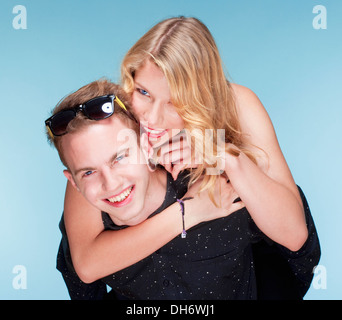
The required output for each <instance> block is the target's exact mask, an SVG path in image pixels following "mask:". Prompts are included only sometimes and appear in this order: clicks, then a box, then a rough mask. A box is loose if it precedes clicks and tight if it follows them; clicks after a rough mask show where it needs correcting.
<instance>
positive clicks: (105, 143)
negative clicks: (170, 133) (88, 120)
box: [62, 116, 153, 225]
mask: <svg viewBox="0 0 342 320" xmlns="http://www.w3.org/2000/svg"><path fill="white" fill-rule="evenodd" d="M128 132H129V133H130V136H129V137H127V133H128ZM123 133H124V134H123ZM123 136H124V137H126V139H122V137H123ZM62 139H63V140H62V148H63V153H64V157H65V160H66V162H67V164H68V168H69V170H65V171H64V174H65V176H66V177H67V178H68V179H69V180H70V181H71V183H72V184H73V185H74V187H76V188H77V189H78V190H79V191H80V192H81V193H82V194H83V196H84V197H85V198H86V199H87V200H88V201H89V202H90V203H91V204H92V205H94V206H95V207H97V208H98V209H100V210H101V211H104V212H107V213H108V214H109V215H110V217H111V218H112V220H113V222H114V223H115V224H117V225H123V224H126V225H135V224H138V223H140V222H141V221H143V220H145V219H146V218H147V216H148V212H146V210H143V209H144V206H145V201H146V198H147V194H149V191H150V188H151V180H152V179H153V178H152V179H151V175H153V173H151V172H150V171H149V170H148V167H147V165H146V164H145V161H143V156H142V152H141V151H140V148H139V146H138V143H137V137H136V134H135V132H134V131H133V130H131V129H128V127H127V125H125V124H124V122H123V121H122V120H121V119H120V118H118V117H115V116H112V117H110V118H107V119H105V120H101V121H97V122H96V123H95V124H92V125H89V126H87V127H86V128H83V129H82V130H80V131H78V132H74V133H70V134H66V135H65V136H63V138H62Z"/></svg>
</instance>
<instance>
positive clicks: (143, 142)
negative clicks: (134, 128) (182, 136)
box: [140, 132, 157, 172]
mask: <svg viewBox="0 0 342 320" xmlns="http://www.w3.org/2000/svg"><path fill="white" fill-rule="evenodd" d="M140 150H141V151H142V153H143V155H144V158H145V159H144V160H145V163H146V164H147V166H148V168H149V170H150V171H151V172H153V171H155V170H156V168H157V164H155V163H154V161H153V160H152V155H153V148H152V146H151V145H150V143H149V141H148V136H147V134H146V133H145V132H143V133H142V134H141V135H140Z"/></svg>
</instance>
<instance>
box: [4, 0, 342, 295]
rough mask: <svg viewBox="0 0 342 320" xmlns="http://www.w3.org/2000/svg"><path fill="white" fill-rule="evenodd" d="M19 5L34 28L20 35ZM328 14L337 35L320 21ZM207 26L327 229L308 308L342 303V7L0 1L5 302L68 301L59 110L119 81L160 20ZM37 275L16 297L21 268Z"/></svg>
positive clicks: (225, 0) (261, 1) (262, 1)
mask: <svg viewBox="0 0 342 320" xmlns="http://www.w3.org/2000/svg"><path fill="white" fill-rule="evenodd" d="M17 4H21V5H24V6H25V7H26V10H27V29H26V30H15V29H14V28H13V26H12V21H13V19H14V18H15V17H16V14H14V13H12V10H13V7H14V6H15V5H17ZM317 4H320V5H324V6H325V7H326V9H327V29H326V30H322V29H321V30H316V29H314V28H313V25H312V21H313V19H314V17H315V16H316V14H314V13H313V12H312V10H313V7H314V6H315V5H317ZM175 15H185V16H195V17H198V18H200V19H201V20H202V21H203V22H204V23H205V24H206V25H207V26H208V27H209V29H210V30H211V32H212V34H213V35H214V37H215V39H216V41H217V44H218V46H219V49H220V52H221V55H222V58H223V61H224V63H225V66H226V69H227V74H229V76H230V78H231V79H232V80H233V81H234V82H237V83H240V84H242V85H245V86H247V87H249V88H251V89H252V90H253V91H254V92H256V94H257V95H258V96H259V97H260V99H261V101H262V102H263V104H264V105H265V107H266V109H267V111H268V112H269V114H270V116H271V119H272V121H273V123H274V126H275V128H276V132H277V135H278V139H279V142H280V145H281V147H282V150H283V152H284V155H285V157H286V159H287V161H288V164H289V166H290V168H291V170H292V173H293V175H294V177H295V180H296V182H297V184H299V185H300V186H301V187H302V188H303V190H304V192H305V193H306V196H307V198H308V200H309V204H310V207H311V210H312V214H313V216H314V219H315V222H316V226H317V229H318V232H319V236H320V241H321V246H322V258H321V261H320V265H321V266H322V267H323V268H324V269H325V270H326V276H327V277H326V284H327V287H326V289H319V286H318V287H316V288H314V287H311V288H310V290H309V293H308V294H307V296H306V299H341V298H342V292H341V289H340V288H341V286H342V278H341V273H340V270H339V269H340V266H341V263H342V258H341V250H340V246H341V243H342V241H341V240H342V238H341V234H342V232H341V226H342V214H341V213H342V212H341V204H340V200H341V198H342V194H341V193H342V192H341V191H342V166H341V164H342V151H341V137H342V135H341V131H340V128H341V124H342V123H341V122H342V121H341V120H342V111H341V96H340V93H339V92H341V89H340V87H341V75H342V62H341V59H342V42H341V35H342V2H341V1H338V0H335V1H333V0H321V1H313V0H301V1H296V0H286V1H285V0H278V1H274V0H258V1H255V0H244V1H232V0H211V1H209V0H206V1H199V0H196V1H195V0H193V1H184V0H173V1H165V0H156V1H154V0H148V1H138V0H126V1H105V0H96V1H80V0H72V1H70V0H68V1H66V0H59V1H42V0H31V1H28V0H22V1H21V2H20V3H16V2H15V1H13V0H1V3H0V46H1V49H0V92H1V95H0V97H1V100H0V101H1V102H0V108H1V118H0V119H1V124H0V137H1V138H0V139H1V140H0V150H1V156H0V169H1V183H0V214H1V220H0V261H1V263H0V298H1V299H68V298H69V296H68V294H67V291H66V288H65V285H64V282H63V280H62V277H61V276H60V274H59V272H58V271H57V270H56V269H55V260H56V252H57V249H58V245H59V241H60V233H59V230H58V222H59V219H60V216H61V213H62V208H63V198H64V190H65V184H66V180H65V178H64V176H63V174H62V169H63V167H62V165H61V163H60V162H59V158H58V156H57V153H56V151H55V150H54V149H53V148H52V147H50V146H49V145H48V143H47V142H46V138H45V135H44V126H43V122H44V120H45V119H46V118H47V117H48V116H49V114H50V111H51V109H52V108H53V107H54V105H55V104H56V103H57V102H58V101H59V100H60V99H61V98H62V97H63V96H65V95H66V94H68V93H70V92H71V91H74V90H76V89H78V88H79V87H81V86H82V85H84V84H86V83H88V82H90V81H93V80H96V79H98V78H100V77H102V76H107V77H109V78H111V79H112V80H114V81H117V80H118V79H119V70H120V63H121V60H122V58H123V56H124V54H125V52H126V51H127V50H128V49H129V48H130V46H132V45H133V44H134V42H135V41H136V40H138V38H139V37H140V36H142V34H143V33H144V32H145V31H147V30H148V29H149V28H150V27H152V26H153V25H154V24H155V23H157V22H159V21H160V20H162V19H164V18H168V17H171V16H175ZM16 265H23V266H24V267H25V268H26V270H27V289H24V290H23V289H19V290H17V289H15V288H14V287H13V285H12V281H13V279H14V278H15V276H16V274H14V273H13V268H14V267H15V266H16Z"/></svg>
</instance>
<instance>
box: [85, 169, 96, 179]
mask: <svg viewBox="0 0 342 320" xmlns="http://www.w3.org/2000/svg"><path fill="white" fill-rule="evenodd" d="M93 173H94V171H90V170H89V171H86V172H85V173H84V174H83V177H89V176H90V175H92V174H93Z"/></svg>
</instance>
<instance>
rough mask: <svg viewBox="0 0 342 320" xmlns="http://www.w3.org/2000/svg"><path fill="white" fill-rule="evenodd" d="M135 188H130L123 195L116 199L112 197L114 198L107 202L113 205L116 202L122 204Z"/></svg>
mask: <svg viewBox="0 0 342 320" xmlns="http://www.w3.org/2000/svg"><path fill="white" fill-rule="evenodd" d="M132 189H133V186H131V187H130V188H128V189H127V190H126V191H124V192H122V193H121V194H119V195H118V196H116V197H112V198H108V199H107V200H108V201H109V202H111V203H114V202H121V201H123V200H125V199H126V198H127V197H128V196H129V195H130V194H131V192H132Z"/></svg>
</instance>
